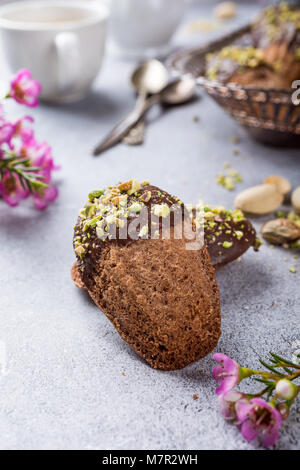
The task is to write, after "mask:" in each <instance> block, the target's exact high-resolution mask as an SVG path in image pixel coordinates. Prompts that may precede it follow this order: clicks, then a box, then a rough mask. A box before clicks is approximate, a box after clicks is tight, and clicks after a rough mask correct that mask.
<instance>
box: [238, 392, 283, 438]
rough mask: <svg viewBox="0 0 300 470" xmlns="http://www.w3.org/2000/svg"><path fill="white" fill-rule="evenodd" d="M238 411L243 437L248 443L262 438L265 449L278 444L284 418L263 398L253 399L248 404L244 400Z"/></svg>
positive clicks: (239, 403) (240, 403) (239, 404)
mask: <svg viewBox="0 0 300 470" xmlns="http://www.w3.org/2000/svg"><path fill="white" fill-rule="evenodd" d="M236 409H237V417H238V419H239V421H240V423H241V425H242V427H241V432H242V435H243V436H244V438H245V439H247V441H249V442H251V441H253V440H254V439H256V438H257V437H258V436H260V438H261V442H262V444H263V445H264V446H265V447H270V446H273V445H274V444H275V443H276V442H277V440H278V435H279V429H280V426H281V423H282V418H281V415H280V413H279V412H278V411H277V410H276V408H274V406H272V405H271V404H270V403H267V402H266V401H265V400H263V399H262V398H252V399H251V400H250V402H248V403H247V402H245V401H243V400H242V401H240V402H238V403H237V404H236Z"/></svg>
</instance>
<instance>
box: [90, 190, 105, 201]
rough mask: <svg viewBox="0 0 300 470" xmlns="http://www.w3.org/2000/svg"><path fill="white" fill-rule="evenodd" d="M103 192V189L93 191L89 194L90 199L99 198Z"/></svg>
mask: <svg viewBox="0 0 300 470" xmlns="http://www.w3.org/2000/svg"><path fill="white" fill-rule="evenodd" d="M103 194H104V191H103V190H102V189H99V190H96V191H92V192H91V193H90V194H89V199H91V200H93V199H96V198H99V197H101V196H103Z"/></svg>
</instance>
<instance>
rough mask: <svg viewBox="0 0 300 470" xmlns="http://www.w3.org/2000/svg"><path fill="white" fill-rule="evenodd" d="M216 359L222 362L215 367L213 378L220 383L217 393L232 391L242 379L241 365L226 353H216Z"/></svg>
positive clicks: (223, 393) (222, 393)
mask: <svg viewBox="0 0 300 470" xmlns="http://www.w3.org/2000/svg"><path fill="white" fill-rule="evenodd" d="M214 360H215V361H216V362H218V363H219V364H221V366H216V367H214V368H213V371H212V375H213V378H214V379H215V380H216V381H217V382H219V383H220V385H219V387H218V388H217V390H216V394H217V395H225V394H226V393H228V392H230V390H232V389H233V388H234V387H235V386H236V385H237V384H238V383H239V381H240V366H239V365H238V363H237V362H235V361H234V360H233V359H231V358H230V357H228V356H226V354H221V353H216V354H215V355H214Z"/></svg>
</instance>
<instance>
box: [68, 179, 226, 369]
mask: <svg viewBox="0 0 300 470" xmlns="http://www.w3.org/2000/svg"><path fill="white" fill-rule="evenodd" d="M89 197H90V200H89V202H88V203H87V205H86V206H85V207H84V209H82V210H81V212H80V216H79V219H78V223H77V225H76V226H75V234H74V249H75V254H76V257H77V266H75V267H73V271H72V274H73V278H75V280H76V283H77V285H78V286H81V285H82V284H83V285H84V286H85V287H86V288H87V290H88V292H89V294H90V296H91V297H92V299H93V300H94V302H95V303H96V305H97V306H98V307H99V308H100V309H101V310H102V311H103V312H104V313H105V315H106V316H107V317H108V318H109V320H110V321H111V322H112V323H113V325H114V327H115V328H116V329H117V331H118V332H119V334H120V335H121V337H122V338H123V339H124V340H125V341H126V342H127V343H128V344H129V345H130V346H131V347H132V348H133V349H134V350H135V351H136V352H137V353H138V354H139V355H140V356H141V357H142V358H144V359H145V360H146V361H147V362H148V363H149V364H150V365H151V366H152V367H154V368H159V369H164V370H172V369H179V368H182V367H185V366H186V365H188V364H189V363H191V362H193V361H196V360H198V359H200V358H202V357H204V356H205V355H207V354H208V353H209V352H210V351H211V350H212V349H213V348H214V347H215V346H216V345H217V342H218V339H219V337H220V334H221V331H220V323H221V319H220V299H219V290H218V286H217V283H216V279H215V275H214V269H213V267H212V265H211V261H210V257H209V254H208V252H207V248H206V246H205V244H203V243H199V245H197V246H198V249H188V248H187V247H188V244H189V243H190V242H191V239H192V237H191V235H192V233H191V232H193V231H194V226H195V224H192V223H191V225H190V226H191V229H189V231H188V232H189V233H188V236H187V235H186V234H185V230H183V232H184V233H183V232H182V228H183V227H185V226H187V225H188V221H185V217H186V216H185V215H183V209H184V206H183V204H182V202H181V201H180V200H179V199H178V198H174V197H173V196H171V195H169V194H168V193H166V192H165V191H162V190H159V189H158V188H156V187H155V186H151V185H150V184H148V183H147V182H145V183H143V184H140V183H139V182H137V181H136V180H132V181H129V182H126V183H123V184H119V185H118V186H114V187H111V188H108V189H106V190H104V191H97V192H94V193H91V194H90V195H89ZM142 212H144V213H145V218H144V220H143V222H140V221H139V223H138V220H140V219H141V213H142ZM168 218H169V222H170V223H169V228H168V227H167V224H165V223H164V222H165V221H166V220H167V219H168ZM137 226H138V230H136V229H137ZM180 233H181V235H182V233H183V236H181V237H179V235H180ZM150 234H151V237H152V238H150ZM81 283H82V284H81Z"/></svg>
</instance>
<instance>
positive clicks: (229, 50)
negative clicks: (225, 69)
mask: <svg viewBox="0 0 300 470" xmlns="http://www.w3.org/2000/svg"><path fill="white" fill-rule="evenodd" d="M228 60H229V61H232V62H235V63H236V64H237V65H238V66H239V67H240V69H243V68H244V67H251V68H255V67H258V66H259V65H262V64H264V63H265V59H264V51H263V50H262V49H256V48H255V47H245V46H244V47H243V46H227V47H224V48H223V49H221V51H220V52H218V53H217V54H207V55H206V62H207V64H208V67H207V72H206V75H207V77H208V78H209V79H210V80H212V81H215V80H217V78H218V73H219V72H220V70H221V69H222V65H223V64H224V61H228Z"/></svg>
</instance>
